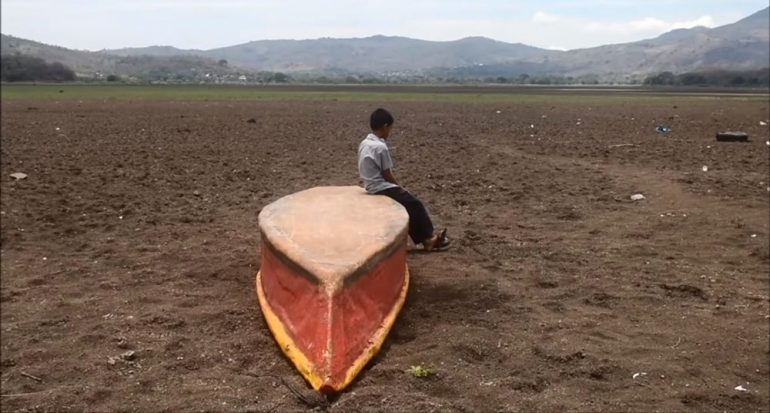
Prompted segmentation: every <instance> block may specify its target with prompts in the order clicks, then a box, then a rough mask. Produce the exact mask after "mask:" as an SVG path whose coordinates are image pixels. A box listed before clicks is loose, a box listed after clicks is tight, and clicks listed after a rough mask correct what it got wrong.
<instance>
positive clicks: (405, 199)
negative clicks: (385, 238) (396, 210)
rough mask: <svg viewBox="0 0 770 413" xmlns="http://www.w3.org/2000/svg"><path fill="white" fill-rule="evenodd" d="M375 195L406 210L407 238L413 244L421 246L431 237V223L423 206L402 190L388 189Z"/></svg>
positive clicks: (397, 188) (398, 188)
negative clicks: (381, 196) (387, 199)
mask: <svg viewBox="0 0 770 413" xmlns="http://www.w3.org/2000/svg"><path fill="white" fill-rule="evenodd" d="M377 195H385V196H387V197H389V198H392V199H393V200H394V201H396V202H398V203H399V204H401V205H403V206H404V208H406V212H407V213H408V214H409V237H411V238H412V241H413V242H414V243H415V244H421V243H422V242H423V241H425V240H427V239H429V238H430V237H432V236H433V222H432V221H431V220H430V216H429V215H428V211H427V210H426V209H425V206H424V205H423V204H422V202H420V200H419V199H417V198H415V197H414V196H413V195H412V194H410V193H409V192H407V191H406V190H405V189H404V188H401V187H395V188H388V189H386V190H384V191H380V192H377Z"/></svg>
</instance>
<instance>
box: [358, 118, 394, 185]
mask: <svg viewBox="0 0 770 413" xmlns="http://www.w3.org/2000/svg"><path fill="white" fill-rule="evenodd" d="M391 168H393V160H392V159H391V158H390V150H388V145H387V144H386V143H385V141H384V140H382V139H380V138H378V137H377V135H375V134H373V133H370V134H369V135H367V136H366V138H365V139H364V140H362V141H361V144H360V145H358V174H359V175H360V176H361V179H362V180H363V181H364V188H366V192H368V193H370V194H374V193H377V192H380V191H383V190H385V189H388V188H394V187H396V186H398V185H396V184H392V183H390V182H388V181H386V180H385V177H383V176H382V172H383V171H385V170H387V169H391Z"/></svg>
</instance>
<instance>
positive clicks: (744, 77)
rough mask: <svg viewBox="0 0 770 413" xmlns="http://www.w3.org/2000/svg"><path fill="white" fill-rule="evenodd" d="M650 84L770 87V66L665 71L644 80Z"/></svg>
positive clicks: (646, 83)
mask: <svg viewBox="0 0 770 413" xmlns="http://www.w3.org/2000/svg"><path fill="white" fill-rule="evenodd" d="M644 84H645V85H648V86H728V87H768V86H770V68H764V69H760V70H746V71H728V70H718V71H717V70H715V71H703V72H687V73H682V74H678V75H677V74H674V73H671V72H663V73H659V74H657V75H654V76H649V77H647V78H646V79H645V80H644Z"/></svg>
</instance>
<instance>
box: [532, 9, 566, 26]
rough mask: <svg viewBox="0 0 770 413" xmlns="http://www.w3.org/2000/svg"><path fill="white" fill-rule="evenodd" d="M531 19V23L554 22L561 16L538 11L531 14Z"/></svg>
mask: <svg viewBox="0 0 770 413" xmlns="http://www.w3.org/2000/svg"><path fill="white" fill-rule="evenodd" d="M531 20H532V22H533V23H556V22H558V21H560V20H562V18H561V17H559V16H556V15H554V14H548V13H546V12H542V11H538V12H536V13H535V14H534V15H533V16H532V19H531Z"/></svg>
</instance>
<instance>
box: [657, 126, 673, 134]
mask: <svg viewBox="0 0 770 413" xmlns="http://www.w3.org/2000/svg"><path fill="white" fill-rule="evenodd" d="M655 132H658V133H669V132H671V128H669V127H668V126H666V125H658V126H656V127H655Z"/></svg>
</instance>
